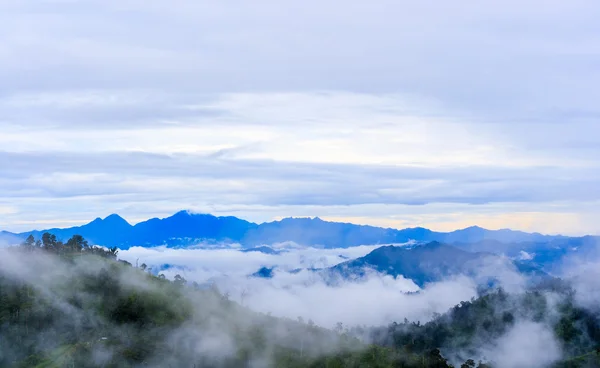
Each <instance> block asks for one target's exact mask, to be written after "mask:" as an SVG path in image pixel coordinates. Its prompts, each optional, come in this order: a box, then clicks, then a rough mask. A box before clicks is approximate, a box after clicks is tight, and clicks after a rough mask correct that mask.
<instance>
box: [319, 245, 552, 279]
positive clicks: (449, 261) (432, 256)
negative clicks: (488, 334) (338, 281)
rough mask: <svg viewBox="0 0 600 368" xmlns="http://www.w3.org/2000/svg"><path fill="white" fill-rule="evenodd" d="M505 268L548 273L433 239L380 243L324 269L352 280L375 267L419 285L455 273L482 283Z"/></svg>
mask: <svg viewBox="0 0 600 368" xmlns="http://www.w3.org/2000/svg"><path fill="white" fill-rule="evenodd" d="M507 270H509V271H513V272H515V273H519V274H521V275H523V276H526V277H528V278H530V279H532V280H534V279H535V280H540V279H544V278H547V277H549V275H548V274H546V273H545V272H544V271H542V270H540V269H538V268H537V267H535V266H532V265H530V264H528V263H525V262H521V261H515V260H511V259H510V258H507V257H502V256H498V255H496V254H492V253H487V252H468V251H464V250H462V249H459V248H457V247H455V246H452V245H448V244H443V243H440V242H436V241H434V242H430V243H426V244H419V245H415V246H411V247H398V246H392V245H390V246H382V247H379V248H377V249H375V250H373V251H372V252H370V253H369V254H367V255H366V256H364V257H360V258H356V259H353V260H350V261H347V262H343V263H340V264H338V265H336V266H333V267H331V268H329V269H327V271H326V272H327V273H328V275H329V276H336V275H339V276H341V277H342V278H343V279H344V280H352V279H361V278H363V277H364V276H365V275H366V274H367V273H368V272H369V271H377V272H379V273H381V274H385V275H390V276H393V277H397V276H400V275H401V276H403V277H405V278H407V279H411V280H412V281H413V282H415V284H417V285H418V286H420V287H423V286H424V285H425V284H427V283H430V282H437V281H442V280H444V279H447V278H448V277H449V276H458V275H466V276H469V277H471V278H472V279H473V280H476V281H477V282H479V283H480V284H482V285H483V284H491V283H494V282H496V281H497V280H498V278H499V277H501V275H502V274H503V273H505V272H506V271H507Z"/></svg>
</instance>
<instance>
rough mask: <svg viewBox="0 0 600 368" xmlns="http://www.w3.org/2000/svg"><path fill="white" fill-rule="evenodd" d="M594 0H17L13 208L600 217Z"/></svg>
mask: <svg viewBox="0 0 600 368" xmlns="http://www.w3.org/2000/svg"><path fill="white" fill-rule="evenodd" d="M598 16H600V4H599V3H598V2H597V1H593V0H589V1H580V0H574V1H569V2H565V1H555V0H545V1H541V0H534V1H528V2H526V3H523V2H520V1H519V2H518V1H514V0H507V1H502V2H494V3H485V4H484V3H482V2H478V1H471V0H462V1H455V2H451V3H450V2H445V3H443V4H442V3H440V2H439V1H428V0H425V1H419V2H414V1H404V0H394V1H383V0H373V1H369V2H365V1H355V0H347V1H343V2H342V1H339V0H337V1H333V0H320V1H318V2H317V1H314V0H307V1H304V2H298V3H291V2H281V1H275V0H268V1H267V0H257V1H252V2H241V1H234V0H223V1H219V2H214V1H197V0H173V1H170V2H165V1H155V0H144V1H142V0H102V1H100V0H87V1H76V0H45V1H43V0H5V1H2V2H0V81H1V82H0V173H1V175H0V229H4V230H10V231H25V230H29V229H32V228H37V229H40V228H47V227H55V226H59V227H62V226H73V225H79V224H83V223H86V222H88V221H90V220H92V219H94V218H96V217H99V216H101V217H104V216H106V215H108V214H111V213H119V214H121V215H122V216H124V217H125V218H126V219H128V220H129V221H130V222H132V223H135V222H138V221H141V220H145V219H147V218H150V217H157V216H158V217H164V216H168V215H170V214H172V213H174V212H176V211H178V210H181V209H190V210H194V211H197V212H207V213H212V214H215V215H234V216H238V217H241V218H244V219H247V220H251V221H255V222H262V221H270V220H273V219H279V218H283V217H288V216H319V217H321V218H324V219H328V220H340V221H348V222H354V223H362V224H372V225H380V226H389V227H396V228H403V227H409V226H425V227H429V228H431V229H434V230H442V231H444V230H445V231H447V230H453V229H457V228H464V227H467V226H471V225H479V226H483V227H487V228H492V229H496V228H506V227H510V228H514V229H520V230H526V231H539V232H543V233H553V234H554V233H562V234H567V235H580V234H600V222H599V221H597V219H598V218H599V215H600V207H599V205H600V160H598V158H600V123H599V119H600V107H599V106H598V103H597V101H599V100H600V88H598V86H599V85H600V23H599V22H597V19H598Z"/></svg>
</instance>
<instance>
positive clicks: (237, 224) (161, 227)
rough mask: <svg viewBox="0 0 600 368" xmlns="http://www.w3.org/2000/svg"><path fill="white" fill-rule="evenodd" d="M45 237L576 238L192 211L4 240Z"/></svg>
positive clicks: (134, 240) (309, 242)
mask: <svg viewBox="0 0 600 368" xmlns="http://www.w3.org/2000/svg"><path fill="white" fill-rule="evenodd" d="M44 232H49V233H52V234H55V235H56V236H57V238H59V239H62V240H66V239H68V238H69V237H71V236H73V235H75V234H79V235H82V236H84V237H85V238H86V239H88V240H89V241H90V242H91V243H92V244H97V245H103V246H109V247H112V246H116V247H119V248H121V249H127V248H129V247H132V246H144V247H150V246H160V245H166V246H169V247H186V246H194V245H198V244H205V245H210V244H212V245H215V244H223V243H232V242H234V243H239V244H241V245H242V246H243V247H244V248H252V247H259V246H262V245H271V244H276V243H285V242H294V243H297V244H300V245H303V246H314V247H323V248H347V247H352V246H358V245H364V244H382V245H383V244H397V243H406V242H409V241H416V242H431V241H438V242H443V243H447V244H454V243H457V244H473V243H477V242H490V241H491V242H499V243H521V242H530V243H534V244H535V243H547V242H550V241H565V240H566V239H572V238H568V237H565V236H561V235H543V234H539V233H526V232H522V231H514V230H509V229H502V230H487V229H483V228H481V227H477V226H473V227H468V228H466V229H461V230H456V231H452V232H436V231H432V230H429V229H426V228H422V227H416V228H407V229H402V230H398V229H391V228H381V227H375V226H366V225H355V224H350V223H341V222H330V221H324V220H322V219H320V218H285V219H282V220H280V221H273V222H266V223H262V224H256V223H253V222H249V221H246V220H243V219H240V218H237V217H233V216H227V217H216V216H213V215H209V214H194V213H191V212H189V211H180V212H177V213H176V214H174V215H173V216H170V217H167V218H162V219H159V218H153V219H150V220H147V221H143V222H140V223H138V224H136V225H131V224H129V223H128V222H127V221H126V220H125V219H123V218H122V217H121V216H119V215H116V214H113V215H110V216H108V217H106V218H104V219H101V218H97V219H95V220H94V221H92V222H90V223H88V224H86V225H83V226H77V227H71V228H64V229H57V228H55V229H45V230H35V231H28V232H24V233H20V234H14V233H9V232H2V235H3V237H4V238H5V239H6V238H9V239H13V240H14V239H23V238H25V237H27V236H28V235H30V234H31V235H33V236H34V237H36V238H39V237H41V234H43V233H44ZM489 244H492V243H489Z"/></svg>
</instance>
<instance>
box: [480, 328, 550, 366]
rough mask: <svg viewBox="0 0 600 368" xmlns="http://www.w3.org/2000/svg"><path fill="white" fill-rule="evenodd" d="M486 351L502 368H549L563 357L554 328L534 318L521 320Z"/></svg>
mask: <svg viewBox="0 0 600 368" xmlns="http://www.w3.org/2000/svg"><path fill="white" fill-rule="evenodd" d="M484 354H485V355H486V358H488V359H490V360H491V361H493V362H495V363H496V364H495V366H498V367H502V368H542V367H548V366H550V365H551V364H552V363H554V362H556V361H557V360H559V359H560V358H561V356H562V353H561V349H560V346H559V344H558V342H557V341H556V338H555V337H554V334H553V333H552V331H551V330H550V329H548V327H547V326H545V325H543V324H541V323H535V322H530V321H523V322H519V323H517V324H516V325H515V327H513V328H512V329H511V330H510V331H508V332H507V333H506V334H505V335H504V336H502V337H501V338H499V339H498V340H497V341H496V342H495V344H494V346H491V347H488V348H487V349H484Z"/></svg>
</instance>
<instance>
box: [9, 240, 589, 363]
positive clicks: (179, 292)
mask: <svg viewBox="0 0 600 368" xmlns="http://www.w3.org/2000/svg"><path fill="white" fill-rule="evenodd" d="M43 240H44V241H43V242H41V243H40V242H36V241H35V239H33V238H30V239H28V241H27V242H24V243H23V244H22V246H20V247H18V248H8V249H3V250H0V251H1V252H2V254H1V257H0V366H2V367H39V368H42V367H46V368H50V367H166V366H173V367H193V366H195V367H257V368H270V367H278V368H286V367H297V368H300V367H315V368H316V367H323V368H325V367H327V368H329V367H390V368H391V367H405V368H413V367H415V368H416V367H421V368H425V367H438V368H450V367H452V365H451V364H450V363H449V361H448V359H450V360H451V361H454V362H458V366H461V367H475V366H477V367H479V368H485V367H503V366H505V365H504V364H503V361H502V360H498V357H496V358H495V359H496V360H495V361H491V362H488V363H483V362H479V364H477V363H476V362H477V360H478V359H480V357H481V349H482V348H485V346H486V345H482V344H484V343H487V342H494V341H496V339H498V338H501V336H503V335H505V334H509V335H510V333H512V332H511V331H514V329H515V328H516V327H517V326H520V324H517V322H518V321H521V322H523V321H534V322H535V323H538V324H543V326H548V327H544V328H551V329H552V331H554V333H555V334H556V338H557V339H558V341H559V343H560V344H561V349H562V351H564V354H565V355H564V356H563V357H560V356H556V357H552V359H554V360H548V359H546V360H547V362H548V364H547V365H543V366H552V367H595V366H597V364H598V363H599V362H598V354H597V352H596V350H594V349H595V348H597V347H600V325H599V323H598V322H599V319H598V316H595V315H593V314H590V312H588V311H586V310H584V309H581V308H579V307H577V306H576V305H575V304H574V303H573V291H572V290H571V289H570V288H569V287H568V285H561V284H548V286H547V288H546V289H538V290H535V291H530V292H527V293H525V294H516V295H510V294H506V293H505V292H503V291H502V290H499V291H497V292H492V293H490V294H487V295H484V296H482V297H480V298H479V299H476V300H471V301H465V302H463V303H461V304H460V305H458V306H456V307H455V308H453V309H452V310H450V311H449V312H448V313H447V314H444V315H440V316H438V317H436V318H435V319H434V320H433V321H431V322H428V323H426V324H421V323H420V322H418V321H415V322H411V321H404V322H403V323H400V324H398V323H392V324H390V325H389V326H387V327H368V326H365V327H351V328H350V329H347V328H346V329H345V328H343V326H341V325H339V326H338V328H336V330H335V331H332V330H327V329H324V328H321V327H317V326H315V325H314V324H312V322H310V321H309V322H308V323H304V322H303V321H302V320H298V321H292V320H286V319H279V318H274V317H271V316H268V315H264V314H259V313H255V312H252V311H250V310H248V309H246V308H244V307H242V306H240V305H239V304H236V303H234V302H231V301H229V299H228V297H227V296H226V295H221V294H220V293H219V291H218V290H216V289H208V290H203V289H201V288H199V287H198V286H197V284H195V283H192V284H189V283H188V282H187V281H186V280H185V279H184V278H182V277H181V276H179V275H177V276H175V278H174V280H173V281H169V280H166V279H165V278H164V277H163V276H162V275H158V276H153V275H152V274H150V273H148V272H146V271H147V270H146V269H145V265H141V266H140V268H136V267H133V266H132V265H130V264H127V263H126V262H121V261H117V260H116V256H117V250H116V249H112V250H105V249H100V248H94V247H91V246H89V245H88V243H87V241H85V239H83V238H81V237H79V236H74V237H73V238H71V239H70V240H69V241H68V242H67V243H62V242H60V241H58V240H56V239H55V238H53V237H52V236H50V235H49V234H45V235H44V236H43ZM439 246H440V245H437V244H435V245H433V246H431V247H429V248H427V247H424V249H425V250H424V252H425V251H426V252H429V251H432V249H431V248H435V247H439ZM384 250H385V251H386V252H389V251H391V249H384ZM551 294H552V295H554V296H552V295H551ZM549 300H553V304H550V303H549ZM527 323H530V322H527ZM532 323H533V322H532ZM548 348H550V347H548ZM469 358H472V359H474V360H469ZM502 359H504V358H502ZM462 361H465V363H464V364H462V363H461V362H462ZM471 362H472V363H471ZM536 366H537V364H536Z"/></svg>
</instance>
